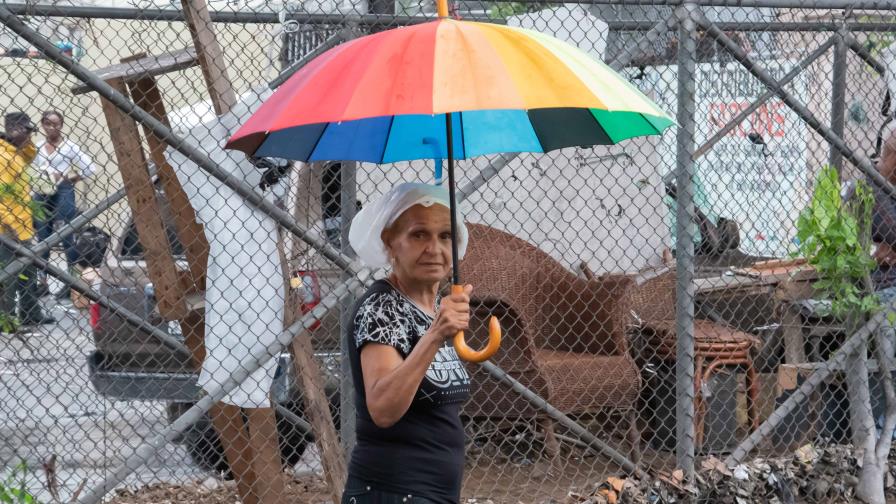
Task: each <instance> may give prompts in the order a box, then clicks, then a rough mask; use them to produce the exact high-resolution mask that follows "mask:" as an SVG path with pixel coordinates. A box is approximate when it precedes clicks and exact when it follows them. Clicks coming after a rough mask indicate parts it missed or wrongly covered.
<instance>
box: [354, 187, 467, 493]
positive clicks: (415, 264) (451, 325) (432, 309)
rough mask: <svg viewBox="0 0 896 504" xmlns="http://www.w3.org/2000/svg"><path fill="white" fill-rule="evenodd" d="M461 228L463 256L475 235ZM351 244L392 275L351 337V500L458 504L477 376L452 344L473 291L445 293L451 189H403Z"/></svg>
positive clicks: (368, 217)
mask: <svg viewBox="0 0 896 504" xmlns="http://www.w3.org/2000/svg"><path fill="white" fill-rule="evenodd" d="M458 223H459V225H458V227H459V229H458V255H459V256H460V257H461V258H462V257H463V254H464V252H465V251H466V247H467V239H468V233H467V230H466V227H465V226H464V225H463V217H462V216H458ZM349 242H350V244H351V246H352V248H353V249H354V250H355V251H356V252H357V254H358V256H359V258H360V259H361V260H362V261H363V262H364V263H365V264H367V265H368V266H373V267H377V268H380V267H384V268H388V270H389V273H388V276H387V277H386V278H385V279H382V280H377V281H376V282H374V283H373V285H371V287H370V288H369V289H368V290H367V292H366V293H365V294H364V296H363V297H362V298H361V299H360V300H359V301H358V304H357V305H356V307H355V313H354V317H353V319H352V323H351V324H350V326H349V328H348V331H347V333H346V334H345V336H344V337H345V338H346V340H347V343H348V349H349V351H348V356H349V362H350V364H351V370H352V378H353V381H354V385H355V410H356V416H357V419H356V439H357V441H356V444H355V447H354V450H353V451H352V455H351V460H350V462H349V468H348V478H347V482H346V486H345V490H344V492H343V498H342V502H343V503H352V504H367V503H393V502H395V503H404V502H408V503H427V504H430V503H437V504H449V503H450V504H457V502H458V501H459V500H460V488H461V482H462V479H463V465H464V432H463V425H462V424H461V420H460V410H461V406H462V405H463V403H464V402H465V401H466V400H467V399H468V398H469V395H470V378H469V375H468V374H467V372H466V368H465V367H464V365H463V363H462V362H461V361H460V360H459V359H458V356H457V353H456V352H455V350H454V347H453V346H452V345H451V343H450V340H451V338H452V337H453V336H454V335H455V334H456V333H457V332H458V331H462V330H465V329H467V328H468V325H469V322H470V293H471V292H472V287H470V286H469V285H467V286H465V288H464V292H463V293H462V294H454V295H450V296H446V297H440V295H439V291H440V288H441V286H442V285H443V283H444V281H445V280H447V279H448V277H449V273H450V270H451V220H450V214H449V211H448V191H447V189H445V188H444V187H438V186H430V185H426V184H410V183H406V184H401V185H398V186H396V187H394V188H393V189H391V190H390V191H389V192H387V193H386V194H385V195H383V197H382V198H380V199H379V200H377V201H376V202H374V203H371V204H367V205H366V206H364V208H362V209H361V211H360V212H359V213H358V214H357V215H356V216H355V218H354V219H353V220H352V225H351V228H350V230H349Z"/></svg>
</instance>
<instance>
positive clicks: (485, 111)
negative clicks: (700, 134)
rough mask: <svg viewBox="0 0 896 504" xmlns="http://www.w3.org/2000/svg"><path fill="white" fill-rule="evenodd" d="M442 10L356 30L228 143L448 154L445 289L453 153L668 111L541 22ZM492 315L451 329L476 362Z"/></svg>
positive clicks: (307, 154) (657, 126) (592, 138)
mask: <svg viewBox="0 0 896 504" xmlns="http://www.w3.org/2000/svg"><path fill="white" fill-rule="evenodd" d="M437 5H438V9H439V16H440V19H438V20H436V21H433V22H430V23H424V24H420V25H416V26H410V27H405V28H397V29H394V30H389V31H385V32H381V33H377V34H374V35H369V36H366V37H362V38H359V39H356V40H353V41H351V42H347V43H345V44H342V45H340V46H337V47H335V48H333V49H330V50H329V51H327V52H325V53H324V54H322V55H320V56H319V57H318V58H316V59H315V60H314V61H312V62H311V63H309V64H308V65H307V66H305V67H304V68H302V69H301V70H299V71H298V72H296V74H295V75H293V76H292V77H290V78H289V80H287V81H286V82H285V83H284V84H283V85H282V86H280V88H278V89H277V91H276V92H275V93H274V94H273V95H272V96H271V97H270V98H269V99H268V100H267V101H266V102H265V103H264V104H263V105H262V106H261V107H259V109H258V110H257V111H256V112H255V114H253V115H252V117H250V118H249V120H248V121H246V123H245V124H244V125H243V126H242V127H241V128H240V129H239V130H238V131H237V132H236V134H234V135H233V137H232V138H231V139H230V141H229V142H228V143H227V148H230V149H238V150H242V151H244V152H246V153H247V154H249V155H252V156H271V157H280V158H289V159H295V160H299V161H305V162H308V161H329V160H355V161H369V162H373V163H391V162H395V161H407V160H412V159H428V158H447V159H448V189H449V192H450V198H449V199H450V206H451V238H452V240H451V244H452V256H451V260H452V283H453V285H452V287H451V290H452V293H459V292H463V287H462V286H461V285H460V272H459V270H458V255H457V220H456V219H457V212H456V208H457V201H456V198H455V194H454V160H455V159H465V158H469V157H473V156H479V155H483V154H494V153H498V152H547V151H550V150H554V149H560V148H562V147H571V146H590V145H605V144H613V143H617V142H619V141H621V140H625V139H627V138H632V137H635V136H642V135H652V134H658V133H661V132H662V131H663V130H664V129H665V128H667V127H668V126H671V125H672V124H673V121H672V119H671V118H669V116H667V115H666V114H665V113H664V112H663V111H662V110H660V109H659V108H658V107H657V106H656V105H655V104H654V103H653V102H652V101H650V100H649V99H648V98H647V97H646V96H644V95H643V94H642V93H641V92H640V91H638V90H637V89H636V88H635V87H634V86H632V85H631V84H629V83H628V82H627V81H626V80H625V79H623V78H622V77H620V76H619V75H618V74H616V72H614V71H613V70H612V69H610V68H609V67H608V66H606V65H604V64H603V63H601V62H599V61H596V60H594V59H592V58H591V57H589V56H588V55H587V54H585V53H584V52H582V51H580V50H579V49H577V48H576V47H573V46H571V45H569V44H566V43H564V42H561V41H559V40H557V39H555V38H553V37H549V36H547V35H543V34H541V33H539V32H536V31H532V30H526V29H523V28H516V27H510V26H500V25H494V24H487V23H475V22H465V21H457V20H453V19H448V18H447V14H448V6H447V1H446V0H439V2H438V4H437ZM500 341H501V329H500V326H499V324H498V321H497V319H496V318H495V317H492V318H491V321H490V323H489V340H488V345H487V346H486V348H485V349H483V350H481V351H479V352H476V351H473V350H472V349H471V348H470V347H468V346H467V345H466V343H465V341H464V333H463V332H459V333H458V334H457V335H456V336H455V338H454V346H455V348H456V349H457V352H458V355H459V356H460V357H461V358H462V359H464V360H469V361H474V362H481V361H483V360H485V359H488V358H489V357H490V356H491V355H493V354H494V353H495V352H496V351H497V350H498V346H499V345H500Z"/></svg>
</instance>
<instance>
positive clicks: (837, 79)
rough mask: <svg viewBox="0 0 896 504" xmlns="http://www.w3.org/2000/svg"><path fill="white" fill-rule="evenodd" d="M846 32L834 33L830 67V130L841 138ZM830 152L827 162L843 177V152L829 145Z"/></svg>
mask: <svg viewBox="0 0 896 504" xmlns="http://www.w3.org/2000/svg"><path fill="white" fill-rule="evenodd" d="M845 37H846V34H845V33H844V29H843V28H841V29H840V30H838V31H837V34H836V35H834V66H833V68H832V70H833V75H832V77H831V79H832V85H831V131H833V132H834V134H835V135H837V136H838V137H840V138H843V131H844V126H845V124H846V71H847V62H846V51H847V47H846V38H845ZM829 148H830V154H829V156H828V160H829V161H828V162H829V163H830V165H831V166H834V167H836V168H837V173H838V174H839V175H840V179H841V180H842V179H843V154H842V153H841V152H840V151H839V150H837V149H836V148H834V146H830V147H829Z"/></svg>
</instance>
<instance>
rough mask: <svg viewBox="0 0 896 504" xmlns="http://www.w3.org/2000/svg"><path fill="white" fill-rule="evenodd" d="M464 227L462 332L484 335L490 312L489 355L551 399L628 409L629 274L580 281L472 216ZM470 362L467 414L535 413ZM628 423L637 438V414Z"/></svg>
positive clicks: (631, 372)
mask: <svg viewBox="0 0 896 504" xmlns="http://www.w3.org/2000/svg"><path fill="white" fill-rule="evenodd" d="M468 227H469V230H470V244H469V247H468V250H467V254H466V257H465V258H464V260H463V261H462V262H461V265H460V268H461V277H462V279H463V281H464V282H465V283H470V284H472V285H473V288H474V290H473V303H472V304H473V317H472V322H471V330H470V331H468V334H467V339H468V341H470V342H471V343H472V344H473V345H474V346H476V347H479V346H481V345H483V344H484V341H485V338H486V335H487V333H488V331H487V322H488V317H489V316H490V315H492V314H494V315H496V316H497V317H498V318H499V320H500V321H501V325H502V327H503V330H504V341H503V343H502V347H501V350H500V351H499V352H498V354H497V355H496V356H495V357H494V358H493V360H492V362H494V363H495V364H497V365H498V366H500V367H501V368H503V369H504V370H505V371H507V372H509V373H510V374H511V375H512V376H514V377H515V378H517V379H518V380H520V381H521V382H522V383H523V384H524V385H526V386H527V387H529V388H530V389H532V390H534V391H535V392H537V393H539V394H540V395H541V396H542V397H544V398H545V399H547V400H548V402H549V403H550V404H552V405H553V406H554V407H556V408H557V409H559V410H560V411H562V412H564V413H568V414H578V413H586V412H594V411H598V410H622V411H624V412H625V413H626V414H632V415H634V413H635V410H636V408H635V403H636V400H637V398H638V392H639V388H640V378H639V372H638V369H637V367H636V366H635V363H634V361H633V359H632V358H631V357H630V356H629V353H628V345H627V340H626V327H627V324H628V320H629V300H630V296H631V289H632V286H633V281H632V280H631V279H630V278H627V277H618V278H613V279H609V280H607V281H602V282H599V281H590V282H589V281H587V280H584V279H580V278H578V277H577V276H576V275H574V274H573V273H572V272H571V271H569V270H568V269H567V268H565V267H564V266H563V265H562V264H560V263H558V262H557V261H556V260H554V259H553V258H552V257H551V256H549V255H548V254H546V253H545V252H543V251H541V250H540V249H538V248H537V247H535V246H533V245H531V244H530V243H528V242H526V241H523V240H521V239H519V238H517V237H515V236H512V235H510V234H507V233H505V232H503V231H499V230H497V229H494V228H490V227H487V226H483V225H479V224H468ZM469 369H470V372H471V375H472V377H473V380H474V392H473V398H472V399H471V400H470V401H469V402H468V403H467V405H466V407H465V414H466V415H468V416H471V417H489V418H514V419H518V418H543V417H544V415H543V414H542V412H540V411H539V410H537V409H536V408H534V407H533V406H532V405H531V404H530V403H529V402H528V401H526V400H525V399H524V398H523V397H521V396H520V395H519V394H516V393H515V392H513V391H511V390H509V389H508V388H507V387H505V386H504V385H502V384H500V383H498V382H497V381H495V380H494V379H491V378H490V377H488V375H487V373H486V372H485V371H483V370H482V369H481V368H480V367H479V366H477V365H470V366H469ZM630 423H631V426H632V429H633V432H630V435H632V436H635V437H633V439H636V436H637V430H636V427H635V424H636V422H634V421H632V422H630Z"/></svg>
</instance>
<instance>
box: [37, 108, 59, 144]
mask: <svg viewBox="0 0 896 504" xmlns="http://www.w3.org/2000/svg"><path fill="white" fill-rule="evenodd" d="M40 125H41V127H43V129H44V134H45V135H46V136H47V138H49V139H56V138H59V136H60V135H61V134H62V118H61V117H59V116H58V115H56V114H47V115H46V116H45V117H44V118H43V119H41V121H40Z"/></svg>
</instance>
